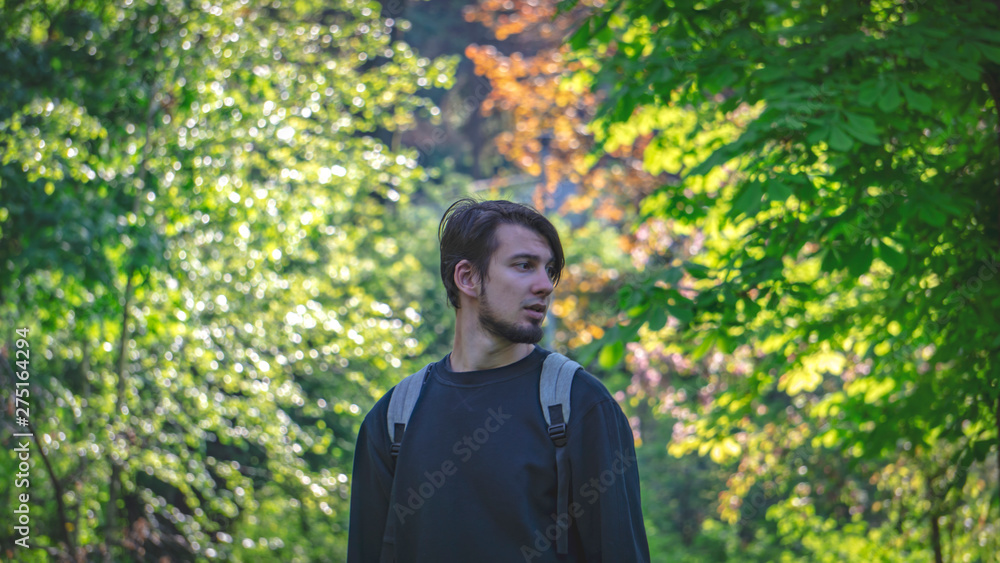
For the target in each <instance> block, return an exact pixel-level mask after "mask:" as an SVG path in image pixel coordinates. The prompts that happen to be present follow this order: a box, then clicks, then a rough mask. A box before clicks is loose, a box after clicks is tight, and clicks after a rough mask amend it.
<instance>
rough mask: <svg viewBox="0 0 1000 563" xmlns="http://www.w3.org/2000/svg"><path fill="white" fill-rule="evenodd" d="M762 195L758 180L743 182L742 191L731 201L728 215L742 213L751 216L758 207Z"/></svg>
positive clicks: (733, 215) (761, 187) (732, 215)
mask: <svg viewBox="0 0 1000 563" xmlns="http://www.w3.org/2000/svg"><path fill="white" fill-rule="evenodd" d="M763 195H764V194H763V186H762V185H761V184H760V183H759V182H745V183H744V184H743V190H742V192H741V193H740V195H739V196H737V197H736V200H735V201H733V207H732V209H731V210H730V211H729V216H730V217H739V216H740V214H744V215H746V216H747V217H753V216H754V215H756V214H757V211H758V210H759V209H760V200H761V197H763Z"/></svg>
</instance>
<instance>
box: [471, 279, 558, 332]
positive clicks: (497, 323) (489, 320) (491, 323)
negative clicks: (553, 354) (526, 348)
mask: <svg viewBox="0 0 1000 563" xmlns="http://www.w3.org/2000/svg"><path fill="white" fill-rule="evenodd" d="M485 289H486V288H485V287H484V288H483V290H484V291H483V292H482V293H481V295H480V300H479V305H480V307H479V324H480V325H482V327H483V328H484V329H485V330H486V332H488V333H490V334H492V335H494V336H497V337H500V338H503V339H504V340H508V341H510V342H514V343H516V344H537V343H538V342H540V341H541V340H542V337H543V336H545V333H544V332H543V331H542V326H541V321H539V324H537V325H536V324H534V323H532V324H529V325H528V326H519V325H516V324H513V323H507V322H504V321H502V320H500V319H498V318H497V316H496V314H495V313H494V312H493V309H492V308H491V307H490V304H489V302H488V301H487V300H486V292H485Z"/></svg>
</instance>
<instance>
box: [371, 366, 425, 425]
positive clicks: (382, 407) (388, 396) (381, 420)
mask: <svg viewBox="0 0 1000 563" xmlns="http://www.w3.org/2000/svg"><path fill="white" fill-rule="evenodd" d="M420 371H423V366H422V367H421V368H420V370H418V371H416V372H414V374H416V373H419V372H420ZM410 375H413V374H406V376H405V377H409V376H410ZM405 377H404V378H405ZM404 378H400V380H399V381H397V382H396V384H395V385H393V386H392V387H391V388H390V389H389V390H388V391H386V392H385V394H383V395H382V397H381V398H380V399H379V400H378V401H376V402H375V405H374V406H372V408H371V410H370V411H368V414H367V415H365V419H364V422H363V423H362V424H363V425H364V426H365V427H366V428H367V430H368V432H369V434H372V435H374V436H383V435H384V436H386V437H387V438H386V439H388V435H389V434H388V430H387V426H388V418H387V415H388V413H389V402H390V401H392V395H393V393H394V392H395V391H396V389H397V388H398V387H399V384H400V383H401V382H402V381H403V379H404Z"/></svg>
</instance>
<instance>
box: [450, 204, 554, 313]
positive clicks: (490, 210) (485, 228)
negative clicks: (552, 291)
mask: <svg viewBox="0 0 1000 563" xmlns="http://www.w3.org/2000/svg"><path fill="white" fill-rule="evenodd" d="M500 225H520V226H522V227H526V228H528V229H531V230H533V231H535V232H536V233H538V234H539V235H540V236H541V237H542V238H544V239H545V240H546V241H548V243H549V247H551V249H552V261H553V264H552V283H553V285H554V284H557V283H559V276H560V275H561V274H562V270H563V267H564V266H565V265H566V258H565V256H564V255H563V248H562V243H561V242H560V241H559V233H558V232H557V231H556V228H555V226H553V225H552V223H550V222H549V220H548V219H546V218H545V216H544V215H542V214H541V213H539V212H538V211H536V210H535V209H534V208H532V207H529V206H527V205H523V204H520V203H514V202H512V201H503V200H494V201H476V200H474V199H471V198H464V199H460V200H458V201H456V202H455V203H453V204H451V207H449V208H448V210H447V211H445V212H444V216H443V217H441V223H440V224H439V225H438V239H439V240H440V241H441V281H443V282H444V287H445V290H447V292H448V301H450V302H451V305H452V306H453V307H455V308H456V309H458V308H459V304H458V288H457V287H456V286H455V266H457V265H458V263H459V262H461V261H462V260H468V261H469V262H471V263H472V269H473V271H474V272H475V273H476V274H477V275H479V277H480V279H481V280H486V279H488V278H487V274H488V272H489V266H490V260H492V258H493V253H494V252H496V249H497V246H499V242H498V241H497V237H496V232H497V227H499V226H500Z"/></svg>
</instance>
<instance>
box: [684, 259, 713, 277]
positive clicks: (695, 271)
mask: <svg viewBox="0 0 1000 563" xmlns="http://www.w3.org/2000/svg"><path fill="white" fill-rule="evenodd" d="M684 269H685V270H687V273H688V274H690V275H691V277H692V278H694V279H697V280H703V279H707V278H708V274H709V271H708V267H707V266H703V265H701V264H696V263H694V262H687V263H685V264H684Z"/></svg>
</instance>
